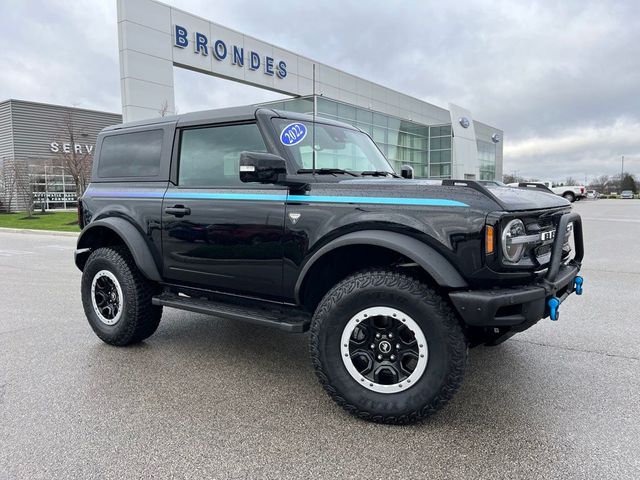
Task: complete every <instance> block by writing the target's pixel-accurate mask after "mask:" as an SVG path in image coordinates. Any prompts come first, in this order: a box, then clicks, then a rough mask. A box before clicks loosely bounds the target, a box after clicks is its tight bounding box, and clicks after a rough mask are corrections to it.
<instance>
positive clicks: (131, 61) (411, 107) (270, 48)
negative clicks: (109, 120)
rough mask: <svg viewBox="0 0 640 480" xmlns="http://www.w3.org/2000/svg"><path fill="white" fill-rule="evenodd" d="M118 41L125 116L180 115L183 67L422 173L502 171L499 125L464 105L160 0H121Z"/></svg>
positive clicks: (491, 175) (482, 175) (483, 175)
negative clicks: (358, 140) (354, 130)
mask: <svg viewBox="0 0 640 480" xmlns="http://www.w3.org/2000/svg"><path fill="white" fill-rule="evenodd" d="M274 8H276V7H275V6H274ZM118 38H119V48H120V74H121V86H122V107H123V117H124V120H125V121H133V120H141V119H145V118H150V117H157V116H158V115H160V112H162V114H172V113H173V112H175V100H174V82H173V68H174V67H179V68H186V69H189V70H193V71H197V72H201V73H204V74H208V75H213V76H216V77H221V78H226V79H229V80H232V81H236V82H241V83H244V84H247V85H252V86H255V87H257V88H264V89H267V90H271V91H274V92H278V93H282V94H286V95H290V96H291V97H292V99H291V100H285V101H279V102H273V104H274V108H281V109H285V110H296V111H300V112H312V111H315V112H316V113H317V114H318V115H319V116H326V117H330V118H334V119H338V120H342V121H345V122H348V123H352V124H354V125H357V126H358V127H360V128H362V129H363V130H365V131H367V132H368V133H369V134H370V135H371V136H372V138H373V139H374V140H375V141H376V143H377V144H378V145H379V146H380V148H381V149H382V150H383V152H384V153H385V154H386V155H387V157H388V158H389V159H390V160H392V161H394V162H395V164H396V165H397V166H400V165H404V164H409V165H411V166H413V167H414V170H415V172H416V175H417V176H420V177H431V178H467V179H501V177H502V131H501V130H500V129H497V128H495V127H492V126H490V125H486V124H483V123H481V122H478V121H475V120H474V119H473V117H472V114H471V112H470V111H469V110H468V109H465V108H463V107H460V106H457V105H453V104H450V105H449V106H448V109H445V108H441V107H438V106H435V105H432V104H429V103H427V102H424V101H422V100H419V99H417V98H414V97H411V96H409V95H405V94H403V93H400V92H397V91H395V90H391V89H389V88H386V87H383V86H382V85H379V84H377V83H373V82H370V81H368V80H365V79H363V78H360V77H357V76H355V75H351V74H349V73H347V72H344V71H341V70H338V69H337V68H334V67H331V66H329V65H326V64H323V63H320V62H316V61H314V60H311V59H310V58H307V57H305V56H302V55H300V54H297V53H294V52H291V51H289V50H286V49H284V48H281V47H279V46H275V45H272V44H270V43H267V42H263V41H261V40H258V39H256V38H254V37H252V36H249V35H246V34H244V33H241V32H237V31H235V30H232V29H229V28H227V27H224V26H222V25H219V24H217V23H215V22H212V21H210V20H207V19H205V18H202V17H199V16H196V15H193V14H190V13H188V12H185V11H182V10H179V9H176V8H173V7H171V6H169V5H165V4H163V3H160V2H156V1H154V0H118ZM211 107H215V106H214V105H212V106H211Z"/></svg>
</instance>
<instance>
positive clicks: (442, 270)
mask: <svg viewBox="0 0 640 480" xmlns="http://www.w3.org/2000/svg"><path fill="white" fill-rule="evenodd" d="M347 245H375V246H379V247H385V248H388V249H389V250H393V251H395V252H398V253H400V254H402V255H404V256H405V257H407V258H410V259H411V260H413V261H414V262H416V263H417V264H418V265H419V266H420V267H422V268H423V269H424V270H425V271H426V272H427V273H428V274H429V275H431V277H433V279H434V280H435V281H436V283H437V284H438V285H440V286H441V287H446V288H465V287H467V286H468V285H467V282H466V281H465V280H464V278H462V276H461V275H460V273H459V272H458V271H457V270H456V269H455V267H454V266H453V265H451V262H449V261H448V260H447V259H446V258H445V257H444V256H442V254H440V253H438V252H437V251H436V250H435V249H434V248H432V247H430V246H429V245H427V244H426V243H424V242H421V241H420V240H417V239H415V238H413V237H410V236H408V235H403V234H401V233H397V232H389V231H386V230H360V231H358V232H352V233H347V234H346V235H343V236H341V237H338V238H336V239H335V240H332V241H331V242H329V243H328V244H326V245H324V246H323V247H322V248H320V249H319V250H318V251H317V252H315V253H314V254H313V255H312V256H311V258H310V259H309V260H308V261H307V262H306V263H305V264H304V266H303V267H302V270H301V272H300V275H299V276H298V280H297V282H296V286H295V299H296V302H298V303H300V290H301V289H302V285H303V283H304V281H305V279H306V277H307V274H308V273H309V271H310V270H311V268H312V267H313V265H314V264H315V263H316V262H317V261H318V260H320V259H321V258H322V257H323V256H324V255H325V254H327V253H329V252H330V251H332V250H335V249H336V248H340V247H344V246H347Z"/></svg>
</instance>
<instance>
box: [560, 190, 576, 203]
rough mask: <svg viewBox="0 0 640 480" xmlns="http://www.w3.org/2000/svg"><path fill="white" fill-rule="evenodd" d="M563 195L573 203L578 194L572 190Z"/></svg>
mask: <svg viewBox="0 0 640 480" xmlns="http://www.w3.org/2000/svg"><path fill="white" fill-rule="evenodd" d="M562 196H563V197H564V198H565V199H566V200H569V201H570V202H571V203H573V202H575V201H576V196H575V195H574V194H573V193H571V192H565V193H564V194H563V195H562Z"/></svg>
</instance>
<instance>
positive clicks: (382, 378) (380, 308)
mask: <svg viewBox="0 0 640 480" xmlns="http://www.w3.org/2000/svg"><path fill="white" fill-rule="evenodd" d="M310 342H311V345H310V347H311V358H312V361H313V365H314V367H315V370H316V373H317V375H318V378H319V379H320V382H321V383H322V385H323V387H324V388H325V390H326V391H327V392H328V393H329V395H330V396H331V397H332V398H333V399H334V400H335V401H336V402H337V403H338V404H339V405H341V406H342V407H343V408H345V409H346V410H347V411H349V412H350V413H352V414H354V415H357V416H359V417H361V418H364V419H367V420H371V421H375V422H382V423H396V424H397V423H412V422H415V421H418V420H421V419H423V418H426V417H427V416H429V415H431V414H432V413H434V412H436V411H437V410H438V409H440V408H441V407H442V406H444V405H445V404H446V403H447V402H448V401H449V400H450V399H451V398H452V396H453V394H454V393H455V391H456V390H457V389H458V387H459V386H460V384H461V383H462V379H463V376H464V369H465V364H466V356H467V342H466V338H465V336H464V334H463V332H462V328H461V326H460V323H459V322H458V319H457V318H456V316H455V314H454V313H453V311H452V310H451V308H450V307H449V306H448V305H447V303H446V302H445V301H444V300H443V299H442V297H441V296H440V295H439V294H438V293H436V292H435V291H434V290H432V289H430V288H429V287H428V286H426V285H425V284H423V283H421V282H420V281H418V280H416V279H414V278H412V277H409V276H407V275H404V274H402V273H399V272H394V271H390V270H376V271H364V272H360V273H357V274H355V275H352V276H350V277H348V278H346V279H345V280H343V281H342V282H340V283H339V284H338V285H336V286H335V287H334V288H332V289H331V290H330V291H329V292H328V293H327V295H326V296H325V297H324V298H323V299H322V301H321V302H320V305H319V306H318V308H317V310H316V313H315V315H314V318H313V321H312V325H311V336H310Z"/></svg>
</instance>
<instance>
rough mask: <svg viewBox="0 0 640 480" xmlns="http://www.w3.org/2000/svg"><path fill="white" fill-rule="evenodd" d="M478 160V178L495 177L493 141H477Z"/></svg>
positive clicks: (494, 146) (488, 178)
mask: <svg viewBox="0 0 640 480" xmlns="http://www.w3.org/2000/svg"><path fill="white" fill-rule="evenodd" d="M477 145H478V162H479V164H480V180H495V179H496V144H495V143H493V142H485V141H483V140H478V141H477Z"/></svg>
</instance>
